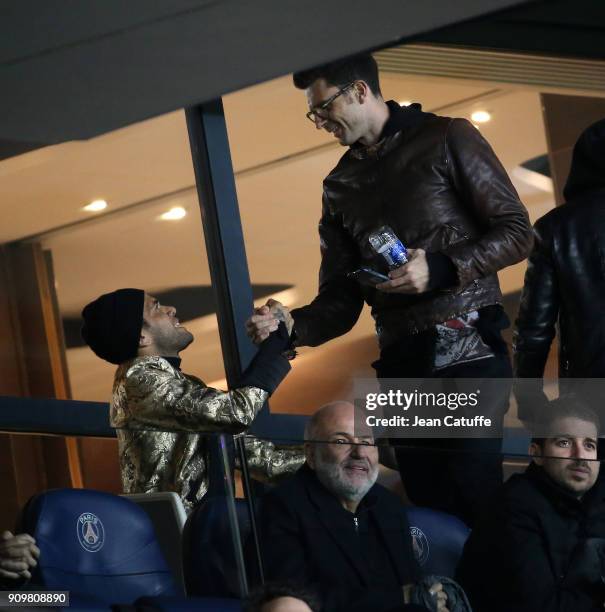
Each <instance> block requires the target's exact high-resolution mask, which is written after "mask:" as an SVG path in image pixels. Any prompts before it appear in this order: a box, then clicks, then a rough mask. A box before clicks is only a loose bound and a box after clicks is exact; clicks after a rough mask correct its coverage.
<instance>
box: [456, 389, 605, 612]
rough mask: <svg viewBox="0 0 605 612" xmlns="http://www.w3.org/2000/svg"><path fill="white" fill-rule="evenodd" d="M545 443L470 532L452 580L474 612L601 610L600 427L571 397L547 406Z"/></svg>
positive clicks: (603, 495)
mask: <svg viewBox="0 0 605 612" xmlns="http://www.w3.org/2000/svg"><path fill="white" fill-rule="evenodd" d="M549 408H550V410H549V413H550V416H551V420H550V421H549V422H548V424H547V426H548V431H549V432H550V433H549V434H548V437H546V438H534V439H533V440H532V443H531V446H530V449H529V452H530V454H531V455H532V456H533V461H532V463H531V464H530V465H529V467H528V468H527V470H526V472H525V473H524V474H516V475H514V476H512V477H511V478H510V480H509V481H508V482H507V483H506V484H505V485H504V486H503V487H502V489H501V491H500V492H499V493H498V495H497V496H496V497H495V498H494V499H493V500H492V504H491V506H490V509H489V511H487V512H486V513H485V514H484V517H483V519H482V520H481V521H480V522H479V524H478V525H477V526H476V527H475V529H473V531H472V533H471V535H470V537H469V539H468V541H467V543H466V545H465V548H464V552H463V555H462V559H461V561H460V564H459V566H458V572H457V579H458V581H459V582H460V584H461V585H462V586H463V588H464V589H465V591H466V593H467V595H468V596H469V599H470V601H471V604H472V607H473V610H474V611H475V612H513V611H514V612H536V611H540V612H593V611H594V612H596V611H597V610H603V607H604V604H605V584H604V582H603V578H602V576H604V575H605V571H604V570H605V565H603V564H604V563H605V491H604V489H603V487H602V485H601V483H600V482H599V483H598V484H597V485H596V486H595V483H596V482H597V476H598V474H599V465H600V464H599V461H597V436H598V431H599V430H598V427H599V421H598V418H597V416H596V415H595V414H594V412H592V411H591V410H590V409H587V408H585V407H584V406H583V405H581V404H580V403H579V402H578V401H577V400H574V399H573V398H572V397H568V398H563V399H558V400H555V401H554V402H551V405H550V406H549Z"/></svg>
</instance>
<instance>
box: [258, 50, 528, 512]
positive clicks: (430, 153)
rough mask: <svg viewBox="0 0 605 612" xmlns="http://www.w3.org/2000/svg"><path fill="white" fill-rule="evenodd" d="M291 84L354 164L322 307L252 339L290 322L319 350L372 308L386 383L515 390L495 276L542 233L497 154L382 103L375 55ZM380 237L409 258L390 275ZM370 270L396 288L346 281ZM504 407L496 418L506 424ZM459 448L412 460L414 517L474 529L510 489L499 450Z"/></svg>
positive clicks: (338, 215)
mask: <svg viewBox="0 0 605 612" xmlns="http://www.w3.org/2000/svg"><path fill="white" fill-rule="evenodd" d="M294 84H295V86H296V87H298V88H300V89H304V90H305V93H306V96H307V102H308V106H309V112H308V113H307V117H308V119H310V120H311V121H312V122H313V123H314V125H315V127H316V128H317V129H324V130H326V131H327V132H329V133H331V134H332V135H333V136H334V137H335V138H336V139H337V141H338V142H339V143H340V144H341V145H343V146H346V147H348V150H347V151H346V152H345V154H344V155H343V156H342V158H341V159H340V161H339V163H338V165H337V166H336V168H334V169H333V170H332V171H331V172H330V173H329V175H328V176H327V177H326V179H324V183H323V208H322V216H321V220H320V223H319V233H320V245H321V255H322V259H321V268H320V273H319V293H318V295H317V297H316V298H315V299H314V300H313V301H312V302H311V304H308V305H306V306H303V307H302V308H297V309H295V310H293V311H292V312H291V313H290V312H289V311H288V309H287V308H286V307H284V306H283V305H282V304H280V303H279V302H276V301H275V300H270V301H269V302H267V304H266V305H265V306H263V307H261V308H259V309H257V310H256V312H255V314H253V315H252V317H251V318H250V320H249V322H248V330H249V334H250V336H251V337H253V338H254V339H255V340H256V341H258V342H260V341H261V340H263V339H264V338H265V337H266V335H267V334H268V333H269V332H270V331H271V330H274V329H275V328H276V326H277V323H278V320H280V319H282V320H284V321H285V322H286V324H287V326H288V328H289V331H290V332H291V338H292V343H293V345H294V346H317V345H319V344H323V343H324V342H327V341H329V340H331V339H332V338H335V337H337V336H340V335H342V334H345V333H347V332H348V331H349V330H350V329H351V328H352V327H353V325H355V323H356V321H357V319H358V318H359V314H360V312H361V310H362V308H363V305H364V302H365V303H367V304H368V305H369V306H370V307H371V309H372V316H373V317H374V319H375V321H376V332H377V336H378V341H379V345H380V359H379V360H378V361H377V362H375V363H374V364H373V366H374V367H375V369H376V372H377V375H378V377H380V378H423V377H433V376H443V377H450V378H453V377H459V378H476V377H479V378H488V377H489V378H510V376H511V366H510V361H509V357H508V353H507V348H506V344H505V342H504V341H503V339H502V336H501V330H502V329H504V328H506V327H508V325H509V321H508V318H507V317H506V315H505V314H504V311H503V309H502V306H501V301H502V295H501V293H500V287H499V284H498V278H497V275H496V273H497V271H498V270H501V269H503V268H505V267H507V266H509V265H512V264H514V263H517V262H518V261H521V260H522V259H524V258H525V257H526V256H527V255H528V254H529V251H530V249H531V241H532V233H531V225H530V223H529V218H528V215H527V211H526V210H525V208H524V206H523V205H522V204H521V202H520V201H519V197H518V195H517V193H516V191H515V188H514V187H513V185H512V183H511V182H510V180H509V178H508V176H507V174H506V172H505V170H504V168H503V167H502V165H501V164H500V162H499V161H498V159H497V157H496V155H495V154H494V152H493V150H492V149H491V147H490V146H489V144H488V143H487V142H486V141H485V139H484V138H483V137H482V136H481V134H480V133H479V131H478V130H476V129H475V128H474V127H473V125H472V124H471V123H470V122H468V121H466V120H465V119H455V118H451V117H440V116H437V115H434V114H432V113H426V112H423V111H422V109H421V106H420V105H419V104H411V105H410V106H407V107H400V106H399V104H398V103H397V102H395V101H392V100H390V101H385V100H384V99H383V97H382V94H381V91H380V85H379V79H378V69H377V65H376V62H375V61H374V59H373V58H372V57H371V56H369V55H364V56H357V57H354V58H349V59H346V60H342V61H338V62H334V63H331V64H327V65H324V66H320V67H318V68H315V69H311V70H308V71H304V72H301V73H297V74H295V75H294ZM383 225H389V226H391V227H392V228H393V230H394V231H395V233H396V234H397V236H398V237H399V238H400V240H401V241H402V242H403V244H404V245H405V246H406V247H407V248H408V251H409V262H408V263H406V264H405V265H403V266H401V267H399V268H397V269H395V270H392V271H389V270H387V269H386V268H385V262H384V260H383V259H382V257H381V256H378V257H377V256H376V255H375V253H374V251H373V250H372V248H371V245H370V242H369V236H370V234H371V233H372V232H374V231H376V230H378V229H379V228H380V227H381V226H383ZM361 267H367V268H373V269H378V270H379V271H382V272H384V273H387V274H388V275H389V277H390V279H389V280H388V281H386V282H383V283H382V284H379V285H377V286H376V287H372V286H366V285H362V284H360V283H358V282H357V281H355V280H352V279H351V278H349V277H348V276H347V274H348V273H350V272H352V271H354V270H356V269H358V268H361ZM503 395H506V398H504V397H502V396H503ZM502 396H500V397H498V398H497V400H496V406H495V407H494V412H495V414H493V415H486V416H491V418H492V419H494V420H495V419H498V420H500V421H501V419H502V416H503V414H504V412H505V410H506V408H507V407H508V402H507V401H506V399H507V396H508V394H507V393H505V394H502ZM436 444H437V445H438V446H439V447H443V446H446V447H447V446H448V441H447V440H440V441H438V442H437V443H436ZM455 446H456V451H457V452H455V453H453V454H448V453H440V454H439V455H431V461H428V460H425V457H428V456H429V455H428V454H427V455H425V456H421V457H419V455H418V453H416V454H414V455H412V456H410V455H409V454H407V453H402V454H401V456H400V457H399V467H400V470H401V472H402V478H403V481H404V484H405V486H406V491H407V493H408V495H409V497H410V499H411V500H412V501H413V502H414V503H416V504H419V505H428V506H431V507H434V508H439V509H441V510H444V511H446V512H453V513H456V514H458V515H459V516H460V517H461V518H463V519H464V520H465V521H467V522H468V523H470V524H472V522H473V520H474V518H475V516H476V515H477V514H478V513H479V511H480V509H479V502H480V501H481V499H482V498H483V496H484V495H485V493H486V492H487V491H489V490H490V489H495V488H497V487H498V485H499V484H500V483H501V482H502V465H501V459H500V458H499V451H500V440H499V439H497V438H493V439H489V440H487V439H484V440H474V441H469V443H468V444H467V445H466V446H464V447H463V448H462V450H466V451H471V454H470V455H468V454H465V453H464V452H460V450H461V449H460V443H459V442H458V443H456V444H455ZM481 451H488V452H487V453H486V454H485V455H477V454H476V453H479V452H481ZM435 482H438V485H437V486H435V484H434V483H435Z"/></svg>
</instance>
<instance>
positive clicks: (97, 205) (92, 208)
mask: <svg viewBox="0 0 605 612" xmlns="http://www.w3.org/2000/svg"><path fill="white" fill-rule="evenodd" d="M106 208H107V202H106V201H105V200H95V201H94V202H91V203H90V204H88V205H87V206H85V207H84V210H87V211H88V212H99V211H100V210H105V209H106Z"/></svg>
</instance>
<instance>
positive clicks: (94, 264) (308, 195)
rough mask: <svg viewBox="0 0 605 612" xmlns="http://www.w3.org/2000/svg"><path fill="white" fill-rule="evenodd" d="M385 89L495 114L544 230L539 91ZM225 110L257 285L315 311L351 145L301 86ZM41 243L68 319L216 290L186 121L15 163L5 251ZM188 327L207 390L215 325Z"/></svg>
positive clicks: (387, 84) (99, 367)
mask: <svg viewBox="0 0 605 612" xmlns="http://www.w3.org/2000/svg"><path fill="white" fill-rule="evenodd" d="M382 82H383V83H382V85H383V93H384V94H385V97H387V98H394V99H396V100H412V101H419V102H422V104H423V107H424V108H425V110H437V111H438V112H440V113H441V114H446V115H452V116H461V117H469V116H470V114H471V113H472V111H473V110H477V109H480V108H482V109H486V110H488V111H489V112H490V113H492V117H493V119H492V121H491V122H490V123H488V124H484V125H483V126H482V127H481V131H482V133H483V134H484V135H485V136H486V138H487V139H488V140H489V141H490V142H491V144H492V146H493V147H494V149H495V151H496V153H497V154H498V155H499V157H500V159H501V160H502V162H503V164H504V166H505V167H506V169H507V170H508V172H509V173H510V174H511V175H512V178H513V181H514V182H515V184H516V187H517V188H518V190H519V192H520V195H521V197H522V199H523V201H524V202H525V204H526V205H527V207H528V209H529V211H530V216H531V217H532V220H535V219H536V218H537V217H539V216H541V215H542V214H544V212H546V211H547V210H548V209H549V208H550V207H552V206H553V205H554V202H553V197H552V194H551V193H549V192H548V191H543V190H540V189H537V188H536V187H532V186H531V185H529V184H527V183H525V182H524V181H523V180H521V179H519V178H516V176H515V172H514V169H515V167H516V166H518V165H519V164H520V163H521V162H523V161H525V160H527V159H530V158H532V157H535V156H537V155H541V154H543V153H545V152H546V141H545V135H544V129H543V125H542V117H541V108H540V99H539V94H538V92H537V91H536V90H533V89H531V88H528V87H524V88H521V87H518V88H517V87H513V86H502V85H495V84H494V83H489V82H469V81H462V80H458V81H453V80H451V79H439V78H430V79H429V78H421V77H417V76H415V77H410V76H406V75H403V74H394V73H385V74H384V75H383V79H382ZM224 105H225V113H226V118H227V125H228V130H229V140H230V144H231V153H232V158H233V165H234V168H235V172H236V183H237V192H238V198H239V204H240V210H241V216H242V224H243V229H244V234H245V238H246V251H247V255H248V263H249V269H250V276H251V280H252V282H253V283H282V284H286V285H293V290H292V291H290V292H288V293H287V295H285V296H284V300H285V301H286V302H287V303H289V304H290V305H302V304H305V303H307V302H308V301H309V300H310V299H312V298H313V297H314V295H315V292H316V284H317V269H318V264H319V245H318V238H317V233H316V227H317V221H318V218H319V214H320V202H321V181H322V178H323V177H324V176H325V174H326V173H327V172H328V171H329V170H330V169H331V168H332V167H333V166H334V165H335V163H336V162H337V160H338V158H339V156H340V155H341V154H342V149H341V148H340V147H339V146H338V145H337V143H334V142H333V141H332V140H331V136H329V135H328V134H326V133H323V132H318V131H316V130H315V129H314V128H313V126H312V125H311V124H310V123H309V122H308V121H307V120H306V119H305V117H304V113H305V110H306V109H305V100H304V95H303V94H302V93H301V92H299V91H297V90H295V89H294V88H293V86H292V85H291V82H290V79H289V78H281V79H276V80H273V81H270V82H267V83H264V84H262V85H258V86H254V87H251V88H249V89H244V90H242V91H239V92H237V93H234V94H230V95H228V96H226V97H225V98H224ZM97 198H104V199H106V200H107V201H108V202H109V208H108V209H107V211H106V213H100V214H97V215H96V216H95V215H91V214H90V213H85V212H83V211H82V210H81V207H82V206H83V205H85V204H87V203H88V202H90V201H91V200H93V199H97ZM175 205H180V206H183V207H185V208H186V209H187V212H188V214H187V216H186V217H185V218H184V219H182V220H181V221H172V222H167V221H160V220H159V219H158V216H159V215H160V214H161V213H162V212H165V211H166V210H168V209H169V208H170V207H172V206H175ZM70 224H71V225H70ZM36 234H42V236H41V240H42V242H43V244H44V246H45V247H46V248H49V249H51V250H52V253H53V258H54V266H55V273H56V279H57V290H58V296H59V302H60V308H61V311H62V313H63V314H64V315H70V316H73V315H75V314H77V313H78V312H79V311H80V310H81V308H82V306H83V305H84V304H85V303H86V302H87V301H89V300H90V299H93V298H94V297H96V296H97V295H99V294H100V293H102V292H105V291H109V290H112V289H114V288H117V287H120V286H139V287H143V288H146V289H147V290H149V291H150V292H153V291H158V290H161V289H165V288H167V287H174V286H179V285H197V284H209V282H210V278H209V273H208V264H207V259H206V256H205V252H204V246H203V241H202V227H201V222H200V216H199V209H198V204H197V194H196V191H195V188H194V178H193V171H192V168H191V159H190V154H189V143H188V137H187V132H186V127H185V122H184V115H183V114H182V113H181V112H175V113H170V114H168V115H164V116H162V117H158V118H157V119H153V120H149V121H145V122H142V123H138V124H135V125H133V126H130V127H128V128H123V129H120V130H117V131H115V132H111V133H109V134H106V135H103V136H99V137H96V138H93V139H91V140H89V141H84V142H72V143H66V144H63V145H58V146H54V147H48V148H45V149H41V150H38V151H34V152H31V153H27V154H24V155H21V156H19V157H16V158H12V159H9V160H6V161H4V162H1V163H0V242H6V241H10V240H16V239H20V238H22V237H26V236H32V235H36ZM523 271H524V264H520V265H518V266H514V267H513V268H509V269H507V270H505V271H504V272H503V273H502V275H501V278H502V282H503V288H504V290H505V291H514V290H517V289H518V288H519V287H520V286H521V284H522V277H523ZM177 306H178V305H177ZM188 326H189V327H190V328H191V329H192V331H194V332H195V334H196V337H197V340H196V342H195V343H194V344H193V345H192V347H191V348H189V349H188V350H187V352H186V353H185V354H184V357H185V367H186V369H187V370H188V371H192V372H193V373H195V374H197V375H198V376H200V377H202V378H203V379H205V380H207V381H215V380H218V379H221V378H222V377H223V376H224V373H223V368H222V359H221V356H220V345H219V342H218V334H217V330H216V323H215V318H214V317H213V316H211V317H205V318H203V319H198V320H196V321H193V322H191V323H190V324H188ZM372 333H373V330H372V322H371V320H370V317H369V315H368V314H367V312H366V313H365V314H364V315H363V317H362V320H361V321H360V323H359V324H358V326H357V327H356V328H355V330H353V332H351V334H349V335H348V337H347V338H345V339H341V340H338V341H335V342H334V343H330V345H331V346H330V347H328V348H327V349H326V350H330V351H334V349H335V348H336V347H337V346H338V343H339V342H340V343H342V346H343V347H344V346H345V345H347V343H349V344H350V343H351V342H355V341H356V339H360V338H367V337H368V336H370V335H372ZM322 350H323V349H322V348H319V349H311V351H307V355H309V357H307V356H305V357H304V359H303V360H301V363H305V360H307V362H308V360H309V359H313V358H314V357H313V355H316V356H318V358H319V355H320V354H321V351H322ZM68 360H69V366H70V375H71V379H72V386H73V391H74V397H76V398H79V399H97V400H105V399H107V397H108V394H109V390H110V388H111V378H112V374H113V368H112V367H111V366H109V365H107V364H104V363H102V362H101V361H100V360H98V359H97V358H96V357H94V356H93V355H92V354H91V353H90V352H89V351H88V349H86V348H83V349H72V350H70V351H68ZM301 368H302V366H301ZM305 369H306V371H308V366H305ZM295 370H296V368H295ZM295 376H296V371H295V372H294V374H293V378H295Z"/></svg>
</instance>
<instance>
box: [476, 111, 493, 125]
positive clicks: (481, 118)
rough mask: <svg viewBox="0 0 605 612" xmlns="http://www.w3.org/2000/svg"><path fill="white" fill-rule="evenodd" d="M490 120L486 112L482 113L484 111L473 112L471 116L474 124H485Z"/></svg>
mask: <svg viewBox="0 0 605 612" xmlns="http://www.w3.org/2000/svg"><path fill="white" fill-rule="evenodd" d="M491 118H492V116H491V115H490V114H489V113H488V112H487V111H484V110H478V111H475V112H474V113H473V114H472V115H471V119H472V120H473V121H474V122H475V123H487V122H488V121H489V120H490V119H491Z"/></svg>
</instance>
